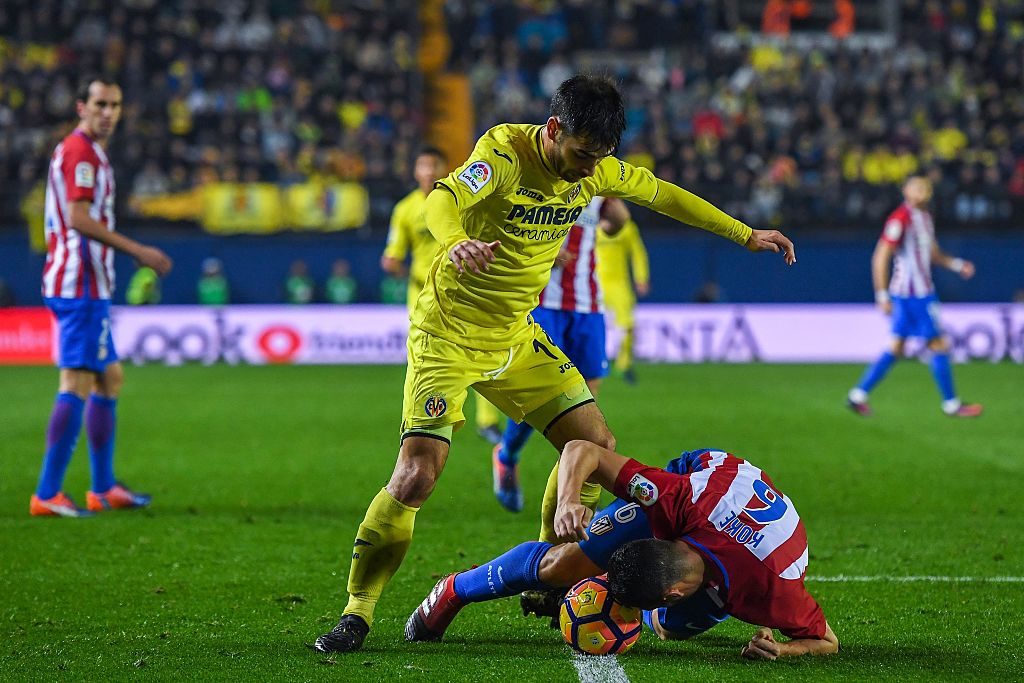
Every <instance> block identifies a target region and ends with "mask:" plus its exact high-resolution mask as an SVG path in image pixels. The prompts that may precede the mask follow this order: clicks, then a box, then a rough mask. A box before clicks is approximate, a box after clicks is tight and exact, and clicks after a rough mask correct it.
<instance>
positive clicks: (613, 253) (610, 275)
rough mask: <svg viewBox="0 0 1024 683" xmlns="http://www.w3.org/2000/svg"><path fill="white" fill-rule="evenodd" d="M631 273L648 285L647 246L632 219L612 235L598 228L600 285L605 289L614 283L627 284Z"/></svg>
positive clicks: (633, 279)
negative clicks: (645, 246)
mask: <svg viewBox="0 0 1024 683" xmlns="http://www.w3.org/2000/svg"><path fill="white" fill-rule="evenodd" d="M630 272H632V274H633V278H632V281H633V282H636V283H639V284H647V282H648V280H649V279H650V267H649V265H648V263H647V249H646V248H644V243H643V240H641V239H640V229H639V228H637V225H636V221H634V220H632V219H630V220H628V221H626V224H625V225H624V226H623V227H622V230H620V231H619V232H617V233H616V234H614V235H609V234H608V233H606V232H605V231H604V230H598V231H597V276H598V277H599V278H600V280H601V288H602V289H604V290H606V291H607V290H608V289H609V288H611V287H615V286H621V285H625V286H627V287H629V284H630V277H629V276H630Z"/></svg>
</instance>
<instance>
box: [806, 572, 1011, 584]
mask: <svg viewBox="0 0 1024 683" xmlns="http://www.w3.org/2000/svg"><path fill="white" fill-rule="evenodd" d="M806 580H807V581H819V582H824V583H1024V576H888V575H878V576H854V575H848V574H839V575H838V576H808V577H807V578H806Z"/></svg>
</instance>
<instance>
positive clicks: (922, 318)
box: [570, 294, 942, 357]
mask: <svg viewBox="0 0 1024 683" xmlns="http://www.w3.org/2000/svg"><path fill="white" fill-rule="evenodd" d="M892 333H893V335H894V336H896V337H899V338H900V339H906V338H907V337H921V338H922V339H935V338H936V337H941V336H942V326H941V325H940V324H939V300H938V298H937V297H936V296H935V295H934V294H929V295H928V296H922V297H916V296H914V297H903V296H894V297H892ZM570 357H571V356H570Z"/></svg>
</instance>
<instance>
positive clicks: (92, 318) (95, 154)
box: [29, 77, 172, 517]
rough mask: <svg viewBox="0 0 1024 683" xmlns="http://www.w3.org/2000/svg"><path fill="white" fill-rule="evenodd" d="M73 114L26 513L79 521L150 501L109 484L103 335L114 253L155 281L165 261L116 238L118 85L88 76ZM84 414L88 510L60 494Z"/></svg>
mask: <svg viewBox="0 0 1024 683" xmlns="http://www.w3.org/2000/svg"><path fill="white" fill-rule="evenodd" d="M77 111H78V117H79V123H78V126H77V127H76V128H75V129H74V131H72V132H71V134H70V135H68V136H67V137H66V138H64V140H63V141H62V142H61V143H60V144H59V145H57V148H56V150H55V151H54V153H53V159H52V160H51V162H50V167H49V175H48V178H47V185H46V247H47V255H46V265H45V266H44V269H43V292H42V293H43V300H44V301H45V303H46V306H47V307H48V308H49V309H50V311H52V312H53V315H54V317H56V319H57V323H58V326H59V329H60V358H59V361H58V364H59V366H60V388H59V393H58V394H57V399H56V401H55V403H54V406H53V412H52V413H51V415H50V424H49V429H48V430H47V437H46V453H45V455H44V456H43V466H42V472H41V474H40V476H39V485H38V487H37V488H36V492H35V494H33V496H32V499H31V501H30V503H29V512H30V513H31V514H33V515H44V516H45V515H58V516H63V517H81V516H84V515H87V514H89V513H90V511H93V512H95V511H100V510H109V509H114V508H131V507H141V506H145V505H148V504H149V496H147V495H143V494H138V493H135V492H133V491H131V490H130V489H128V488H127V487H126V486H124V485H122V484H121V483H119V482H118V481H117V480H116V479H115V478H114V436H115V432H116V425H117V397H118V395H119V393H120V391H121V385H122V383H123V379H124V373H123V371H122V369H121V363H120V362H118V357H117V351H116V349H115V348H114V343H113V340H112V338H111V336H110V297H111V296H112V295H113V292H114V250H115V249H116V250H118V251H122V252H124V253H126V254H129V255H130V256H133V257H134V258H135V259H136V261H138V262H139V263H140V264H141V265H142V266H147V267H149V268H152V269H153V270H155V271H156V272H157V273H158V274H160V275H166V274H167V273H168V272H170V270H171V266H172V263H171V259H170V258H168V257H167V255H166V254H164V253H163V252H162V251H160V250H159V249H156V248H154V247H149V246H146V245H144V244H140V243H139V242H136V241H135V240H133V239H130V238H128V237H125V236H124V235H121V234H119V233H117V232H114V229H115V220H114V172H113V169H112V168H111V167H110V162H109V161H108V160H107V154H106V151H105V147H106V143H107V141H108V140H109V139H110V136H111V135H112V134H113V132H114V129H115V128H116V127H117V122H118V119H119V118H120V117H121V88H120V87H119V86H118V85H117V84H116V83H115V82H114V81H112V80H109V79H106V78H102V77H96V78H87V79H86V80H85V81H83V86H82V88H81V90H80V91H79V93H78V98H77ZM87 400H88V404H87V403H86V401H87ZM83 413H84V414H85V422H86V435H87V436H88V440H89V458H90V462H91V465H92V489H91V490H90V491H89V492H88V493H87V494H86V504H87V505H86V507H87V508H88V509H87V510H83V509H81V508H79V507H78V506H77V505H76V504H75V503H74V501H73V500H72V499H71V498H70V497H69V496H68V495H67V494H65V493H64V492H63V491H62V490H61V489H62V487H63V483H64V474H65V472H66V470H67V466H68V463H69V462H70V461H71V455H72V453H73V452H74V450H75V445H76V443H77V442H78V434H79V432H80V431H81V428H82V415H83Z"/></svg>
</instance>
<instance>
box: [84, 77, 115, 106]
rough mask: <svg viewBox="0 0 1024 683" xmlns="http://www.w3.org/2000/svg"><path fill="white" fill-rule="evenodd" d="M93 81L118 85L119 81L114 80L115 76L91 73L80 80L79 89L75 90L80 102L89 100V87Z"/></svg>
mask: <svg viewBox="0 0 1024 683" xmlns="http://www.w3.org/2000/svg"><path fill="white" fill-rule="evenodd" d="M93 83H101V84H103V85H117V81H116V80H114V77H113V76H107V75H104V74H89V75H88V76H86V77H85V78H83V79H82V80H80V81H79V82H78V90H76V91H75V99H76V100H78V101H79V102H88V101H89V87H90V86H91V85H92V84H93Z"/></svg>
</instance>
